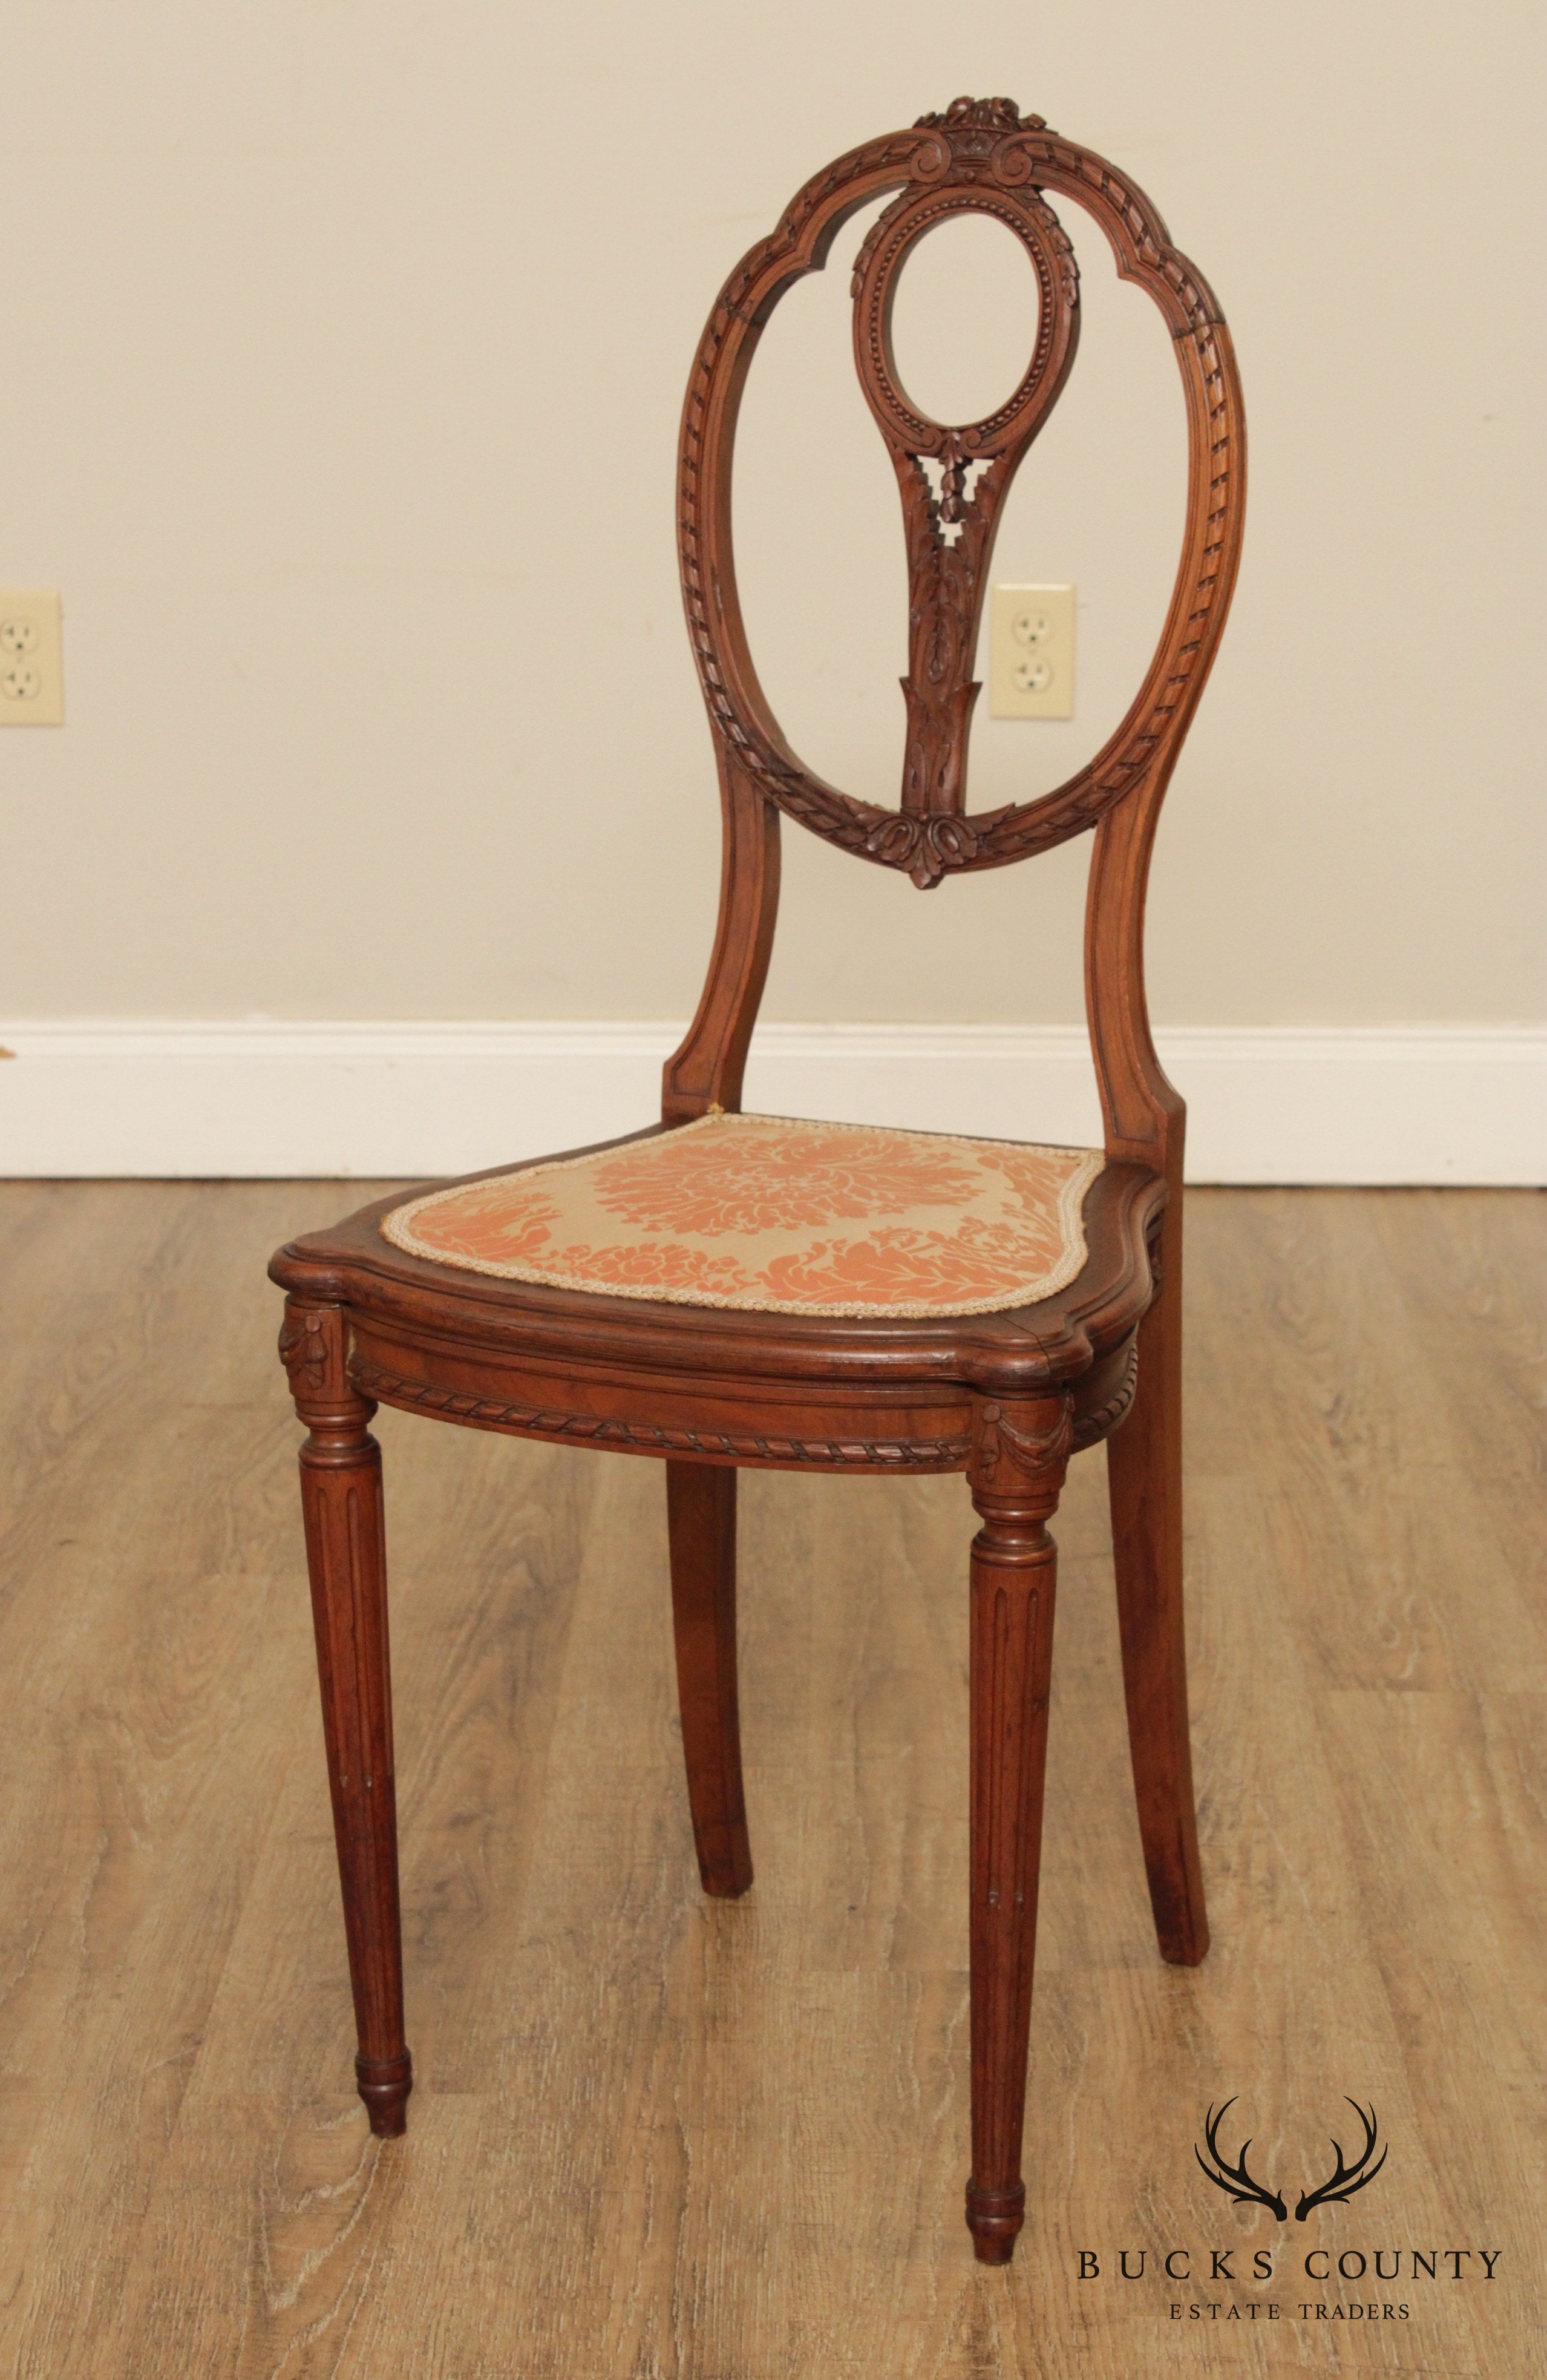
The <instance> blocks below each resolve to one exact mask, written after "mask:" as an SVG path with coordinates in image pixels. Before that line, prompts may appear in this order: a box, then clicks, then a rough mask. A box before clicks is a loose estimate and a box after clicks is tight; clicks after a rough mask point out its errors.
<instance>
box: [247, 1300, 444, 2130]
mask: <svg viewBox="0 0 1547 2380" xmlns="http://www.w3.org/2000/svg"><path fill="white" fill-rule="evenodd" d="M279 1345H280V1354H281V1356H282V1358H283V1359H284V1366H285V1368H286V1370H287V1371H288V1373H289V1375H290V1386H291V1390H292V1393H293V1394H294V1396H295V1400H296V1411H297V1413H298V1414H299V1415H300V1416H301V1419H302V1420H303V1421H304V1422H305V1423H306V1424H307V1426H308V1433H309V1434H308V1438H307V1440H306V1443H305V1444H304V1446H303V1447H302V1449H301V1507H302V1511H303V1512H304V1515H305V1519H306V1541H307V1564H308V1569H309V1571H310V1573H311V1609H312V1620H313V1623H314V1625H315V1628H316V1633H317V1673H318V1679H319V1682H320V1686H321V1690H322V1731H323V1735H324V1737H325V1739H326V1743H327V1749H328V1781H329V1784H330V1786H331V1788H332V1804H333V1833H334V1836H335V1838H336V1840H337V1844H338V1870H339V1881H340V1883H341V1885H342V1887H343V1891H344V1933H345V1935H346V1937H347V1939H348V1944H349V1978H350V1983H351V1985H352V1986H353V1989H354V1995H355V2024H356V2032H357V2039H358V2043H359V2054H358V2056H357V2058H356V2060H355V2074H356V2082H357V2089H358V2091H359V2095H360V2096H361V2098H362V2099H363V2100H364V2101H365V2105H366V2109H367V2112H368V2114H369V2118H370V2129H371V2131H373V2132H380V2133H381V2134H383V2135H387V2136H391V2135H393V2134H394V2133H398V2132H401V2131H403V2130H404V2127H405V2120H406V2119H405V2106H406V2102H407V2098H408V2094H409V2092H410V2090H411V2089H412V2088H413V2065H412V2061H411V2059H410V2058H409V2055H408V2048H407V2045H406V2043H405V2040H404V2037H403V1941H402V1922H401V1918H400V1915H399V1910H398V1886H397V1802H396V1791H395V1784H394V1779H393V1709H392V1673H391V1663H390V1658H389V1652H388V1644H387V1556H386V1533H385V1525H384V1521H383V1514H382V1503H381V1450H380V1449H379V1447H378V1446H377V1443H376V1440H375V1439H373V1438H372V1437H371V1435H370V1433H369V1429H368V1428H367V1427H366V1425H367V1424H368V1423H369V1420H370V1417H371V1415H372V1414H373V1413H374V1412H375V1410H376V1408H375V1406H374V1405H373V1404H372V1403H370V1402H369V1399H367V1398H365V1397H361V1396H358V1395H357V1394H356V1392H355V1390H353V1389H352V1388H351V1387H350V1385H349V1381H348V1377H347V1374H346V1371H345V1368H344V1366H345V1358H346V1354H347V1332H346V1330H345V1326H344V1316H343V1313H342V1312H341V1310H340V1309H339V1308H338V1307H337V1306H312V1305H300V1304H298V1303H297V1302H296V1299H294V1298H290V1299H287V1300H286V1302H285V1320H284V1330H283V1331H282V1332H281V1334H280V1342H279Z"/></svg>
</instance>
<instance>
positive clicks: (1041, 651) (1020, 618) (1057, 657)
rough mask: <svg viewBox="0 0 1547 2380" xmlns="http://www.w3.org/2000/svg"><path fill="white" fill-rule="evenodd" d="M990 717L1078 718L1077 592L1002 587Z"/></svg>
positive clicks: (993, 618) (992, 629)
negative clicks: (1075, 654)
mask: <svg viewBox="0 0 1547 2380" xmlns="http://www.w3.org/2000/svg"><path fill="white" fill-rule="evenodd" d="M988 638H989V650H988V715H989V717H990V718H991V719H1072V718H1073V716H1074V589H1073V588H1072V587H1068V586H1060V587H1030V586H998V587H996V588H995V589H994V597H993V603H992V607H991V610H990V613H989V622H988Z"/></svg>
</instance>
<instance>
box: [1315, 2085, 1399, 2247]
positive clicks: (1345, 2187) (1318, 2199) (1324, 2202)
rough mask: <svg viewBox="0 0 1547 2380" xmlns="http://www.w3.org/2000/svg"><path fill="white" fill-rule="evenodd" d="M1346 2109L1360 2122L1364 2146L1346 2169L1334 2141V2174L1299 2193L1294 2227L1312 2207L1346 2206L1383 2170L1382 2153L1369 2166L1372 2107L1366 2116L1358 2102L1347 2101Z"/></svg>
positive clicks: (1372, 2141)
mask: <svg viewBox="0 0 1547 2380" xmlns="http://www.w3.org/2000/svg"><path fill="white" fill-rule="evenodd" d="M1345 2095H1346V2094H1345ZM1348 2105H1349V2107H1351V2108H1352V2109H1353V2111H1354V2113H1355V2115H1356V2116H1357V2117H1358V2118H1359V2119H1360V2123H1361V2124H1362V2125H1363V2126H1364V2146H1363V2148H1362V2149H1360V2153H1359V2155H1358V2156H1357V2157H1355V2159H1354V2161H1353V2163H1352V2165H1345V2164H1344V2162H1343V2152H1342V2150H1341V2149H1340V2148H1338V2146H1337V2143H1336V2142H1335V2141H1334V2142H1333V2144H1332V2145H1333V2147H1334V2149H1335V2150H1336V2152H1337V2170H1336V2172H1335V2174H1332V2175H1331V2176H1330V2177H1329V2178H1328V2180H1325V2181H1323V2184H1322V2186H1321V2188H1320V2190H1311V2191H1304V2192H1301V2193H1300V2202H1299V2205H1298V2206H1297V2207H1296V2209H1295V2221H1296V2222H1297V2223H1303V2222H1304V2220H1305V2218H1306V2216H1308V2215H1309V2214H1310V2212H1311V2208H1312V2207H1313V2206H1344V2205H1347V2204H1348V2200H1349V2199H1350V2198H1352V2196H1353V2194H1354V2192H1355V2191H1356V2190H1362V2189H1363V2188H1364V2185H1365V2183H1366V2182H1367V2181H1373V2180H1374V2179H1375V2176H1376V2175H1377V2174H1378V2173H1379V2172H1380V2170H1381V2168H1382V2166H1384V2163H1385V2161H1386V2153H1385V2151H1384V2149H1383V2150H1382V2151H1381V2154H1380V2155H1379V2156H1378V2157H1376V2158H1375V2162H1374V2164H1373V2165H1371V2164H1370V2159H1371V2157H1372V2156H1373V2155H1374V2152H1375V2110H1374V2108H1373V2107H1371V2109H1370V2112H1369V2114H1368V2115H1366V2113H1365V2111H1364V2109H1363V2108H1362V2107H1360V2104H1359V2101H1358V2100H1357V2099H1349V2101H1348ZM1367 2167H1368V2168H1369V2170H1368V2171H1366V2170H1365V2168H1367Z"/></svg>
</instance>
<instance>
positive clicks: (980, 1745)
mask: <svg viewBox="0 0 1547 2380" xmlns="http://www.w3.org/2000/svg"><path fill="white" fill-rule="evenodd" d="M1072 1443H1073V1438H1072V1430H1071V1426H1070V1411H1069V1407H1068V1404H1067V1403H1066V1402H1065V1401H1064V1400H1063V1399H1062V1398H1057V1397H1048V1398H1039V1399H1034V1400H1033V1399H1018V1400H1017V1401H1016V1402H1014V1403H1008V1402H987V1401H985V1402H984V1403H979V1404H978V1406H977V1407H976V1410H975V1412H974V1414H973V1460H972V1473H971V1478H972V1489H973V1504H974V1505H975V1506H976V1508H977V1511H978V1512H979V1514H980V1516H981V1518H982V1521H983V1527H982V1528H981V1529H980V1530H979V1532H978V1534H977V1536H976V1537H975V1538H974V1539H973V1579H972V1599H973V1608H972V1689H971V1691H972V1764H973V1780H972V1796H973V1798H972V1970H973V1982H972V1998H973V2008H972V2034H973V2174H972V2180H970V2181H969V2182H968V2184H967V2225H968V2228H969V2229H970V2230H971V2232H972V2234H973V2246H974V2249H975V2251H976V2253H977V2256H978V2258H979V2260H980V2262H981V2263H983V2264H985V2265H1006V2264H1008V2263H1009V2259H1010V2256H1011V2255H1012V2253H1014V2248H1015V2239H1016V2234H1017V2233H1018V2232H1019V2230H1020V2228H1021V2223H1022V2222H1023V2220H1024V2219H1025V2203H1026V2186H1025V2183H1024V2182H1023V2181H1022V2180H1021V2128H1022V2124H1023V2122H1024V2118H1025V2109H1026V2055H1027V2045H1028V2040H1029V2036H1030V2031H1031V2016H1032V1968H1033V1960H1034V1957H1035V1952H1036V1900H1037V1875H1038V1870H1039V1867H1040V1864H1041V1860H1042V1795H1043V1776H1044V1769H1045V1760H1046V1752H1047V1689H1048V1680H1049V1676H1050V1672H1051V1669H1052V1658H1053V1597H1054V1585H1055V1579H1056V1567H1055V1564H1056V1555H1055V1550H1054V1545H1053V1540H1052V1538H1051V1537H1050V1536H1049V1535H1048V1533H1047V1526H1046V1524H1047V1521H1048V1519H1049V1518H1050V1516H1051V1515H1052V1513H1053V1512H1055V1511H1056V1510H1057V1508H1058V1494H1059V1490H1060V1489H1061V1488H1062V1486H1063V1480H1064V1473H1065V1470H1066V1468H1067V1466H1068V1462H1069V1455H1070V1448H1071V1446H1072Z"/></svg>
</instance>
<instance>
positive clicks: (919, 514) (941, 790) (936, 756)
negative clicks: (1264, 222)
mask: <svg viewBox="0 0 1547 2380" xmlns="http://www.w3.org/2000/svg"><path fill="white" fill-rule="evenodd" d="M999 104H1000V103H997V102H992V101H991V102H988V103H986V105H987V107H988V109H989V110H993V109H995V108H997V106H998V105H999ZM1004 104H1006V105H1008V104H1009V103H1004ZM1017 128H1019V119H1017ZM1003 129H1004V127H1003V126H997V127H996V126H995V125H988V126H985V128H984V130H983V133H982V134H979V133H978V132H977V130H976V128H972V129H971V130H970V131H969V134H968V136H967V137H968V138H969V140H973V142H974V145H975V143H976V142H977V140H980V139H982V138H983V137H985V136H986V135H992V134H994V133H995V132H996V130H997V131H1002V130H1003ZM991 153H992V141H990V145H989V150H988V152H986V154H991ZM986 154H985V170H986ZM926 162H927V161H926ZM974 164H975V160H974V156H973V153H971V152H968V153H966V154H964V155H962V156H961V158H960V160H959V163H958V164H957V170H956V173H955V174H954V175H953V176H952V179H951V181H950V183H949V187H946V188H936V187H933V186H932V185H931V184H930V183H929V182H928V181H926V182H925V186H924V188H922V190H921V189H918V188H910V189H908V190H905V191H904V192H903V194H902V196H901V197H900V199H898V200H896V201H895V202H894V203H893V204H892V205H891V206H890V207H888V209H887V211H886V212H885V213H884V214H883V215H882V216H881V217H880V219H879V221H878V222H877V223H876V225H875V227H874V229H873V230H872V232H871V234H870V236H869V237H868V238H867V239H866V241H865V243H864V248H863V249H861V250H860V254H859V257H858V259H857V260H856V262H855V266H854V277H853V298H854V357H855V361H856V363H857V365H858V367H859V375H860V382H861V385H862V386H863V388H864V393H865V396H866V398H867V400H868V402H869V405H870V409H871V411H872V413H873V414H874V415H875V417H876V423H877V425H878V426H879V429H880V431H881V435H882V436H883V438H885V440H886V442H887V446H888V451H889V453H890V455H891V459H892V467H893V468H894V469H895V471H896V473H897V482H898V487H899V490H900V493H901V498H902V518H903V528H904V534H905V537H906V540H907V553H908V674H907V676H906V677H905V678H904V679H903V681H902V692H903V696H904V698H905V700H906V703H907V712H908V725H907V746H906V752H905V757H904V760H903V768H902V810H903V813H904V815H905V816H911V817H915V818H920V819H931V820H933V819H953V818H959V817H960V816H961V812H962V809H963V807H964V804H965V794H966V774H967V737H968V733H969V730H970V728H971V725H972V719H973V708H974V706H975V704H976V701H977V698H978V693H979V691H980V689H979V687H978V686H977V685H976V684H975V683H974V682H973V676H972V668H973V656H974V654H975V652H976V650H977V637H978V624H979V621H980V619H981V616H982V613H983V598H984V591H985V588H986V586H987V582H988V570H989V564H990V561H991V559H992V555H993V551H994V535H995V530H996V528H997V525H998V516H999V510H1000V507H1001V505H1002V504H1003V503H1004V499H1005V497H1006V495H1007V494H1008V492H1009V486H1010V482H1011V480H1013V478H1014V476H1015V472H1016V469H1017V467H1018V466H1019V464H1020V462H1021V457H1022V456H1023V455H1025V453H1026V451H1027V449H1028V447H1029V446H1030V445H1031V443H1032V441H1033V438H1034V437H1035V436H1036V434H1037V431H1039V430H1040V429H1041V427H1042V424H1043V423H1044V421H1045V419H1046V418H1047V415H1048V413H1049V412H1050V411H1051V409H1052V407H1053V405H1054V403H1055V402H1056V400H1057V398H1058V392H1059V391H1060V389H1061V388H1062V387H1063V384H1064V382H1065V380H1066V379H1067V378H1068V376H1069V370H1070V365H1071V364H1072V362H1073V360H1074V351H1075V347H1076V346H1077V344H1078V340H1079V331H1080V285H1079V278H1078V275H1077V273H1076V270H1075V264H1074V254H1073V250H1072V249H1071V248H1070V243H1069V240H1068V238H1067V237H1066V236H1065V234H1064V231H1063V228H1062V226H1061V225H1060V224H1059V223H1058V217H1057V216H1056V215H1055V214H1054V212H1053V210H1052V208H1051V207H1049V206H1048V205H1047V204H1046V202H1045V200H1044V199H1043V198H1042V197H1041V196H1040V194H1039V193H1038V192H1037V191H1035V190H1033V189H1030V188H1027V189H1013V188H1011V189H1006V188H996V187H984V186H983V185H981V184H980V183H979V182H978V181H977V180H976V179H975V178H974V177H973V176H974ZM957 214H985V215H988V216H991V217H992V218H993V220H994V221H996V222H997V223H1002V224H1004V225H1006V226H1007V227H1008V228H1009V230H1010V231H1012V232H1013V233H1014V234H1015V236H1016V237H1017V238H1018V239H1020V241H1021V244H1022V246H1023V247H1024V248H1025V249H1026V252H1027V254H1028V255H1029V256H1030V258H1031V261H1032V264H1033V270H1034V271H1035V273H1036V277H1037V288H1038V297H1039V314H1038V322H1037V335H1036V341H1035V345H1034V346H1033V352H1032V357H1031V360H1030V362H1029V363H1028V365H1027V367H1026V370H1025V372H1024V373H1023V374H1022V376H1021V381H1020V383H1019V385H1018V386H1017V387H1016V389H1015V390H1014V391H1013V393H1012V394H1011V395H1010V396H1009V398H1008V399H1007V401H1006V402H1005V403H1004V404H1003V405H1002V406H1000V407H998V408H997V411H996V412H994V413H992V414H989V415H987V416H985V419H983V420H981V421H973V422H968V423H963V424H959V425H955V426H948V425H947V424H946V423H944V422H938V421H934V420H932V419H930V418H929V417H928V416H927V415H926V414H924V413H921V412H920V411H919V410H918V408H917V407H915V406H914V405H913V404H912V402H911V400H910V399H909V398H908V396H907V395H906V394H905V392H904V390H903V388H902V384H901V381H900V375H899V373H898V370H897V363H896V359H895V357H894V356H893V353H892V342H891V312H892V303H893V298H894V296H895V293H896V288H897V279H898V274H899V273H900V269H901V267H902V265H903V263H904V261H906V259H907V257H908V255H909V254H910V252H911V251H912V249H913V248H914V247H915V246H916V244H917V243H918V241H919V240H920V239H922V238H924V237H925V235H926V234H927V233H929V232H931V231H933V230H935V229H936V228H937V225H940V224H941V223H943V222H944V221H946V219H947V218H948V217H949V216H951V215H957ZM910 873H911V874H912V877H913V880H914V882H915V883H917V884H920V885H928V884H933V883H937V882H938V880H939V877H940V869H939V868H938V867H937V865H936V864H935V848H934V846H933V845H930V844H925V845H922V846H921V847H920V851H919V853H918V855H917V856H916V859H915V864H914V866H913V868H912V869H911V870H910Z"/></svg>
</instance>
